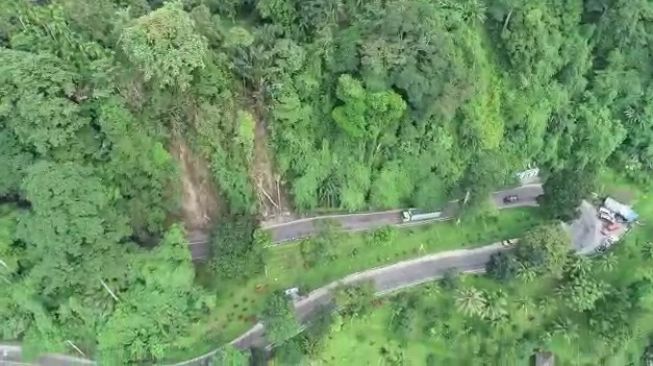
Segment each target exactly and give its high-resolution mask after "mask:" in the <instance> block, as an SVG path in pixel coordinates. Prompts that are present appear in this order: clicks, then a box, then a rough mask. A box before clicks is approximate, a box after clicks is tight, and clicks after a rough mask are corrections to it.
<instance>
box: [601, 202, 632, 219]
mask: <svg viewBox="0 0 653 366" xmlns="http://www.w3.org/2000/svg"><path fill="white" fill-rule="evenodd" d="M603 207H605V208H606V209H608V210H610V211H612V212H613V213H614V214H615V215H618V216H620V217H621V218H622V219H623V220H624V221H625V222H627V223H633V222H635V221H637V218H638V217H639V215H637V213H636V212H635V211H633V209H632V208H631V207H630V206H628V205H625V204H623V203H621V202H619V201H617V200H615V199H613V198H611V197H607V198H606V199H605V201H603Z"/></svg>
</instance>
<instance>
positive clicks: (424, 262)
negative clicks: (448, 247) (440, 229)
mask: <svg viewBox="0 0 653 366" xmlns="http://www.w3.org/2000/svg"><path fill="white" fill-rule="evenodd" d="M506 249H507V248H506V247H503V246H502V245H500V244H493V245H488V246H484V247H481V248H476V249H462V250H452V251H447V252H442V253H438V254H431V255H427V256H424V257H419V258H416V259H411V260H406V261H402V262H398V263H395V264H391V265H388V266H383V267H378V268H373V269H369V270H366V271H362V272H357V273H354V274H351V275H349V276H347V277H344V278H342V279H340V280H338V281H334V282H332V283H330V284H328V285H326V286H324V287H321V288H319V289H317V290H315V291H312V292H311V293H310V294H308V295H307V296H306V297H305V298H303V299H301V300H299V301H297V302H296V303H295V312H296V314H297V319H298V320H299V321H300V322H306V321H307V320H308V319H310V317H311V316H312V315H313V314H314V313H315V312H316V311H317V310H319V309H320V308H321V307H322V306H325V305H328V304H330V302H331V300H332V296H331V291H332V290H333V289H335V288H336V287H338V286H340V285H352V284H357V283H363V282H367V281H371V282H372V283H373V284H374V288H375V289H376V291H377V294H378V295H383V294H387V293H390V292H394V291H398V290H402V289H405V288H408V287H412V286H416V285H419V284H422V283H425V282H428V281H432V280H435V279H438V278H441V277H442V276H443V275H444V274H445V273H446V272H448V271H451V270H454V271H457V272H482V271H484V270H485V264H486V263H487V262H488V261H489V259H490V257H491V256H492V255H493V254H495V253H498V252H500V251H502V250H506ZM231 344H232V345H234V346H236V347H238V348H241V349H248V348H251V347H263V346H265V345H267V342H266V340H265V327H264V326H263V324H261V323H258V324H256V325H255V326H254V327H252V328H251V329H250V330H249V331H247V332H246V333H244V334H243V335H241V336H240V337H238V338H236V339H235V340H233V341H232V342H231Z"/></svg>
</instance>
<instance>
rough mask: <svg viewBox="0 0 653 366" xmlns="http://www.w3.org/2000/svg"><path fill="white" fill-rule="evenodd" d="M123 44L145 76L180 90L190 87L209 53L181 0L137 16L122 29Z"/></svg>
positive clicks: (162, 85)
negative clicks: (130, 23)
mask: <svg viewBox="0 0 653 366" xmlns="http://www.w3.org/2000/svg"><path fill="white" fill-rule="evenodd" d="M121 44H122V48H123V51H124V52H125V54H126V55H127V57H128V58H129V60H130V61H131V62H132V63H134V64H135V65H136V66H137V67H138V68H139V69H140V70H141V71H142V72H143V76H144V78H145V80H150V79H154V81H155V82H156V84H157V85H159V86H160V87H174V88H179V89H180V90H185V89H187V88H188V87H189V85H190V82H191V80H192V78H193V75H192V74H193V71H194V70H196V69H198V68H202V67H204V58H205V57H206V53H207V43H206V39H205V38H204V37H202V36H201V35H199V34H198V33H197V32H196V30H195V23H194V22H193V20H192V18H191V17H190V15H189V14H188V13H186V12H185V11H184V9H183V7H182V4H181V2H179V1H171V2H167V3H166V4H165V5H163V6H162V7H161V8H159V9H157V10H155V11H153V12H151V13H148V14H146V15H144V16H142V17H140V18H138V19H136V21H135V22H134V24H133V25H131V26H129V27H127V28H125V29H124V30H123V33H122V36H121Z"/></svg>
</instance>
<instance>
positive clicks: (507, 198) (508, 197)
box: [503, 194, 519, 203]
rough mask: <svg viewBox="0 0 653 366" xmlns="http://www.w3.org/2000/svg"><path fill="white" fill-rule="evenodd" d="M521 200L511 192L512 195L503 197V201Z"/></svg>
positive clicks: (513, 201)
mask: <svg viewBox="0 0 653 366" xmlns="http://www.w3.org/2000/svg"><path fill="white" fill-rule="evenodd" d="M518 201H519V196H518V195H516V194H511V195H510V196H505V197H503V203H515V202H518Z"/></svg>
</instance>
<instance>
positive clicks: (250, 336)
mask: <svg viewBox="0 0 653 366" xmlns="http://www.w3.org/2000/svg"><path fill="white" fill-rule="evenodd" d="M515 194H516V195H518V196H519V197H520V200H519V201H518V202H515V203H513V204H505V203H504V202H503V198H504V197H505V196H508V195H515ZM541 194H542V188H541V186H540V185H528V186H523V187H518V188H515V189H509V190H505V191H500V192H495V193H493V194H492V199H493V201H494V202H495V203H496V205H497V207H498V208H501V209H502V208H511V207H524V206H536V205H537V202H536V201H535V199H536V198H537V196H539V195H541ZM454 211H455V210H451V209H450V207H447V208H445V210H444V212H446V213H450V212H454ZM400 215H401V210H393V211H385V212H373V213H367V214H352V215H334V216H323V217H318V218H310V219H302V220H297V221H293V222H289V223H286V224H281V225H275V226H270V227H267V228H265V229H266V230H270V232H271V233H272V235H273V240H274V241H275V242H276V243H282V242H284V241H287V240H292V239H293V238H297V237H303V236H309V235H312V234H314V233H315V232H317V231H318V230H319V228H320V225H321V222H324V221H335V222H336V223H338V224H339V226H340V227H341V229H342V230H346V231H361V230H369V229H373V228H376V227H380V226H385V225H398V226H402V225H401V216H400ZM451 215H452V213H450V214H449V216H451ZM444 219H446V217H445V218H444ZM429 222H431V221H427V222H425V223H429ZM189 241H190V243H189V244H190V248H191V253H192V256H193V259H194V260H197V259H202V258H206V257H207V256H208V254H209V246H208V244H207V242H208V236H207V235H206V234H203V233H198V232H191V233H189ZM504 249H505V248H503V247H502V246H500V245H497V244H495V245H490V246H486V247H482V248H477V249H469V250H455V251H449V252H444V253H440V254H434V255H429V256H425V257H420V258H417V259H413V260H408V261H404V262H399V263H395V264H393V265H389V266H385V267H380V268H376V269H370V270H367V271H363V272H359V273H354V274H352V275H349V276H347V277H345V278H343V279H341V280H340V281H337V282H333V283H331V284H329V285H327V286H324V287H322V288H320V289H317V290H315V291H313V292H311V293H310V294H309V295H308V296H307V297H305V298H303V299H301V300H300V301H298V302H297V303H295V311H296V314H297V318H298V320H299V321H301V322H306V321H307V320H308V319H310V317H311V315H312V314H313V313H315V311H316V310H318V309H319V308H320V307H321V306H325V305H328V304H330V303H331V294H330V291H331V290H332V289H333V288H335V287H336V286H338V285H339V284H354V283H360V282H364V281H372V282H373V283H374V286H375V288H376V290H377V292H378V293H379V294H383V293H387V292H392V291H397V290H400V289H403V288H406V287H410V286H414V285H417V284H420V283H424V282H427V281H431V280H434V279H437V278H439V277H441V276H442V275H443V274H444V273H445V272H447V271H449V270H456V271H458V272H477V271H482V270H483V269H484V266H485V263H486V262H487V261H488V260H489V258H490V256H491V255H492V254H494V253H496V252H498V251H500V250H504ZM232 344H233V345H235V346H236V347H239V348H243V349H246V348H250V347H252V346H264V345H266V344H267V342H266V341H265V330H264V326H263V325H262V324H260V323H259V324H257V325H255V326H254V327H253V328H252V329H250V330H249V331H248V332H246V333H244V334H243V335H242V336H240V337H238V338H237V339H235V340H234V341H233V342H232ZM20 352H21V349H20V346H16V345H0V366H5V365H6V366H10V365H27V363H21V362H20V359H21V357H20ZM35 362H36V363H32V365H34V364H35V365H44V366H77V365H95V362H93V361H90V360H86V359H82V358H77V357H71V356H66V355H56V354H48V355H44V356H42V357H40V358H39V359H38V360H37V361H35ZM205 363H206V358H205V357H198V358H196V359H193V360H189V361H187V362H182V363H179V364H175V365H174V366H182V365H183V366H200V365H204V364H205ZM171 366H172V365H171Z"/></svg>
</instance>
